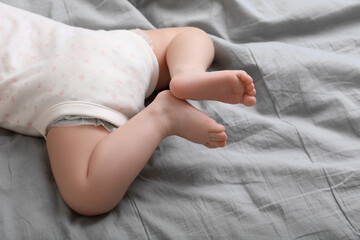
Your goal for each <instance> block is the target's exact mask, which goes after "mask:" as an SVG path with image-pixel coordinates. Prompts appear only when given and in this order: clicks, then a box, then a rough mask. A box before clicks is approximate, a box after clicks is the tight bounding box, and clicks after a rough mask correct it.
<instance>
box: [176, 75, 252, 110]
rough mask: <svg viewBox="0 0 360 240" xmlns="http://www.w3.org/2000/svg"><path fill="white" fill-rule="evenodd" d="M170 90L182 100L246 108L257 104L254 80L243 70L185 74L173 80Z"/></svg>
mask: <svg viewBox="0 0 360 240" xmlns="http://www.w3.org/2000/svg"><path fill="white" fill-rule="evenodd" d="M170 90H171V92H172V93H173V94H174V96H176V97H177V98H181V99H192V100H215V101H220V102H225V103H231V104H237V103H242V104H244V105H246V106H253V105H255V103H256V98H255V96H254V95H255V94H256V90H255V85H254V83H253V79H252V78H251V77H250V76H249V75H248V74H247V73H246V72H245V71H241V70H232V71H216V72H197V73H190V74H183V75H181V76H176V77H174V78H173V79H172V80H171V82H170Z"/></svg>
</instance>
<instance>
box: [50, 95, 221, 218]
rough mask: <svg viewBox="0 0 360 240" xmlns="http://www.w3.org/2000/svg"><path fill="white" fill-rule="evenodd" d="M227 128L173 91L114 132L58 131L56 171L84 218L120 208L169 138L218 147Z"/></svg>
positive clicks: (54, 135) (53, 152) (53, 141)
mask: <svg viewBox="0 0 360 240" xmlns="http://www.w3.org/2000/svg"><path fill="white" fill-rule="evenodd" d="M224 131H225V128H224V126H222V125H220V124H217V123H216V122H215V120H213V119H211V118H210V117H208V116H207V115H206V114H204V113H202V112H201V111H199V110H197V109H196V108H194V107H193V106H191V105H190V104H188V103H187V102H186V101H184V100H180V99H177V98H175V97H174V96H173V95H172V94H171V93H170V91H164V92H161V93H160V94H159V95H158V96H157V97H156V98H155V100H154V101H153V102H152V103H151V104H150V105H149V106H148V107H147V108H146V109H145V110H143V111H142V112H140V113H139V114H137V115H136V116H135V117H133V118H132V119H130V120H129V121H128V122H127V123H126V124H124V125H123V126H121V127H120V128H118V129H117V130H116V131H114V132H112V133H110V134H109V133H108V132H107V131H106V130H105V129H104V128H102V127H93V126H75V127H54V128H51V129H50V131H49V133H48V135H47V148H48V153H49V156H50V163H51V168H52V171H53V174H54V177H55V180H56V183H57V185H58V188H59V190H60V193H61V195H62V197H63V199H64V200H65V202H66V203H67V204H68V205H69V206H70V207H71V208H72V209H73V210H75V211H76V212H78V213H80V214H84V215H97V214H102V213H105V212H107V211H109V210H111V209H112V208H113V207H115V206H116V205H117V204H118V203H119V201H120V200H121V199H122V197H123V196H124V194H125V192H126V191H127V189H128V187H129V186H130V184H131V182H132V181H133V180H134V179H135V177H136V176H137V175H138V174H139V172H140V171H141V170H142V168H143V167H144V165H145V164H146V162H147V161H148V159H149V158H150V156H151V154H152V153H153V151H154V150H155V148H156V147H157V146H158V144H159V143H160V142H161V141H162V140H163V139H164V138H165V137H167V136H169V135H178V136H181V137H184V138H186V139H188V140H190V141H193V142H196V143H200V144H204V145H205V146H207V147H210V148H215V147H222V146H224V145H225V141H226V138H227V136H226V133H225V132H224Z"/></svg>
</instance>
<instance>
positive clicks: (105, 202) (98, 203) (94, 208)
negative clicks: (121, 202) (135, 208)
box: [61, 189, 118, 216]
mask: <svg viewBox="0 0 360 240" xmlns="http://www.w3.org/2000/svg"><path fill="white" fill-rule="evenodd" d="M61 195H62V197H63V199H64V201H65V203H66V204H67V205H68V207H70V208H71V209H72V210H73V211H75V212H76V213H78V214H81V215H84V216H96V215H101V214H104V213H107V212H109V211H110V210H112V209H113V208H114V207H115V206H116V205H117V204H118V201H116V202H115V201H113V200H112V199H109V198H107V197H103V196H101V195H96V193H95V194H94V192H93V191H89V190H83V189H73V191H70V192H67V194H61Z"/></svg>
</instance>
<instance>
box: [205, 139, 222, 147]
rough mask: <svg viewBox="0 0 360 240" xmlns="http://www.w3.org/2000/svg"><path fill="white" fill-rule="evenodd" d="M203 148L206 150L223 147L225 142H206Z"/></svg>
mask: <svg viewBox="0 0 360 240" xmlns="http://www.w3.org/2000/svg"><path fill="white" fill-rule="evenodd" d="M205 146H206V147H208V148H218V147H225V146H226V141H220V142H215V141H211V142H208V143H207V144H205Z"/></svg>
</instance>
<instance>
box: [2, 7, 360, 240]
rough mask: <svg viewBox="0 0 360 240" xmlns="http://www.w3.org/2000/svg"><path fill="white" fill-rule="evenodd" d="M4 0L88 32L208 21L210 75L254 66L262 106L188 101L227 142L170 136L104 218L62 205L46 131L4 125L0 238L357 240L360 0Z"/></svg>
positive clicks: (359, 217)
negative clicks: (216, 144) (214, 144)
mask: <svg viewBox="0 0 360 240" xmlns="http://www.w3.org/2000/svg"><path fill="white" fill-rule="evenodd" d="M1 2H3V3H7V4H10V5H13V6H16V7H19V8H23V9H26V10H29V11H32V12H35V13H38V14H41V15H44V16H47V17H49V18H53V19H55V20H57V21H61V22H64V23H67V24H70V25H74V26H79V27H84V28H90V29H119V28H134V27H140V28H145V29H153V28H161V27H173V26H187V25H192V26H196V27H199V28H202V29H204V30H205V31H207V32H208V33H209V34H210V35H211V37H212V38H213V40H214V42H215V47H216V54H217V55H216V59H215V62H214V64H213V65H212V67H211V70H221V69H244V70H246V71H248V72H249V73H250V74H251V75H252V76H253V78H254V81H255V84H256V87H257V99H258V103H257V105H256V106H255V107H252V108H247V107H244V106H242V105H228V104H223V103H217V102H211V101H203V102H191V103H192V104H194V105H195V106H196V107H198V108H199V109H201V110H203V111H205V112H206V113H207V114H209V115H210V116H212V117H213V118H215V119H216V120H217V121H218V122H220V123H222V124H224V125H225V126H226V127H227V133H228V135H229V140H228V145H227V146H226V147H225V148H223V149H212V150H210V149H207V148H205V147H203V146H200V145H197V144H193V143H190V142H188V141H186V140H184V139H181V138H179V137H169V138H167V139H165V140H164V141H163V142H162V143H161V144H160V146H159V147H158V148H157V149H156V151H155V152H154V154H153V156H152V157H151V159H150V160H149V162H148V164H147V165H146V166H145V168H144V170H143V171H142V172H141V174H140V175H139V177H138V178H137V179H136V180H135V181H134V183H133V184H132V185H131V187H130V189H129V190H128V192H127V194H126V196H125V198H124V199H123V201H122V202H121V203H120V204H119V205H118V206H117V207H116V208H115V209H114V210H113V211H111V212H110V213H108V214H105V215H102V216H98V217H83V216H80V215H77V214H76V213H74V212H72V211H71V210H70V209H69V208H68V207H67V206H66V205H65V203H64V202H63V201H62V199H61V196H60V195H59V192H58V190H57V188H56V185H55V182H54V179H53V176H52V174H51V170H50V166H49V163H48V157H47V152H46V147H45V141H44V140H43V139H40V138H32V137H27V136H22V135H19V134H16V133H13V132H10V131H7V130H4V129H0V239H266V240H271V239H326V240H329V239H359V238H360V201H359V199H360V120H359V119H360V14H359V13H360V2H359V1H358V0H318V1H313V0H305V1H296V0H276V1H275V0H274V1H264V0H238V1H236V0H226V1H225V0H197V1H193V0H181V1H179V0H157V1H144V0H133V1H131V2H128V1H120V0H73V1H70V0H62V1H59V0H37V1H35V0H33V1H30V0H29V1H25V0H2V1H1ZM0 34H1V32H0ZM139 149H141V146H139Z"/></svg>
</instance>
